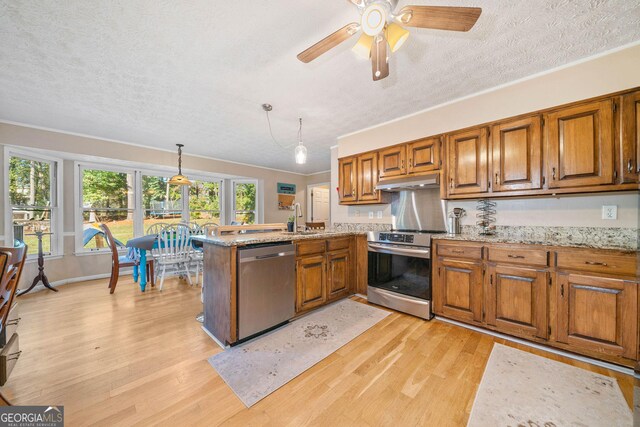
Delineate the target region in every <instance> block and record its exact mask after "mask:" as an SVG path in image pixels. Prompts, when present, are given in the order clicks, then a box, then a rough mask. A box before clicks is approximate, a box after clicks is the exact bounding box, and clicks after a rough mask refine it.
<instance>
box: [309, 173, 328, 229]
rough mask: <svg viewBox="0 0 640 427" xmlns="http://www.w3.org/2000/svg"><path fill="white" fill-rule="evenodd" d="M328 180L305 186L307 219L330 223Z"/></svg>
mask: <svg viewBox="0 0 640 427" xmlns="http://www.w3.org/2000/svg"><path fill="white" fill-rule="evenodd" d="M330 185H331V184H330V183H328V182H323V183H319V184H311V185H308V186H307V221H308V222H324V223H325V224H326V225H327V226H329V225H330V224H331V213H330V212H331V192H330V191H329V186H330Z"/></svg>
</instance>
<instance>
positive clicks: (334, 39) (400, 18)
mask: <svg viewBox="0 0 640 427" xmlns="http://www.w3.org/2000/svg"><path fill="white" fill-rule="evenodd" d="M347 1H349V2H350V3H353V4H354V5H355V6H356V7H357V8H358V11H359V12H360V15H361V18H360V23H357V22H352V23H350V24H347V25H345V26H344V27H342V28H340V29H339V30H338V31H336V32H334V33H333V34H330V35H329V36H327V37H325V38H324V39H322V40H320V41H319V42H318V43H316V44H314V45H313V46H311V47H310V48H308V49H307V50H305V51H303V52H301V53H299V54H298V59H299V60H300V61H302V62H305V63H307V62H311V61H313V60H314V59H316V58H317V57H319V56H320V55H322V54H323V53H325V52H327V51H329V50H330V49H332V48H334V47H336V46H337V45H339V44H340V43H342V42H344V41H345V40H347V39H349V38H351V36H353V35H354V34H356V33H357V32H358V31H360V30H362V35H361V36H360V38H359V39H358V42H357V43H356V44H355V46H354V47H353V51H354V52H355V53H356V54H358V55H359V56H361V57H363V58H366V59H369V58H371V65H372V73H373V80H374V81H377V80H382V79H384V78H385V77H387V76H388V75H389V57H388V52H387V48H390V49H391V52H395V51H397V50H398V49H399V48H400V46H402V44H403V43H404V42H405V41H406V40H407V38H408V37H409V31H407V29H405V28H404V26H407V27H417V28H432V29H437V30H449V31H469V30H470V29H471V28H472V27H473V26H474V25H475V23H476V21H477V20H478V17H480V13H482V9H481V8H479V7H448V6H405V7H403V8H402V9H400V11H399V12H395V9H396V6H397V5H398V0H347Z"/></svg>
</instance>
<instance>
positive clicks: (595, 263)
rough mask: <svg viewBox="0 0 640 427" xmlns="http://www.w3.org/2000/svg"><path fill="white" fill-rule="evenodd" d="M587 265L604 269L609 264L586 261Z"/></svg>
mask: <svg viewBox="0 0 640 427" xmlns="http://www.w3.org/2000/svg"><path fill="white" fill-rule="evenodd" d="M584 263H585V264H587V265H601V266H602V267H606V266H607V265H608V264H607V263H606V262H598V261H585V262H584Z"/></svg>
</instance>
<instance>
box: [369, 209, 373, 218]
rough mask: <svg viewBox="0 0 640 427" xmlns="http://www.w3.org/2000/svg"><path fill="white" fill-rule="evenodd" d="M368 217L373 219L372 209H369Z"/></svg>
mask: <svg viewBox="0 0 640 427" xmlns="http://www.w3.org/2000/svg"><path fill="white" fill-rule="evenodd" d="M369 219H373V211H369Z"/></svg>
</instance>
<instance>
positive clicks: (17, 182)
mask: <svg viewBox="0 0 640 427" xmlns="http://www.w3.org/2000/svg"><path fill="white" fill-rule="evenodd" d="M7 158H8V178H9V204H10V206H11V211H10V213H8V214H9V215H10V218H9V221H8V223H9V224H11V225H12V227H7V228H8V231H7V238H8V240H11V238H12V237H13V238H14V239H22V240H24V242H25V243H26V244H27V245H28V246H29V250H28V255H29V256H32V257H33V256H35V255H37V254H38V238H37V237H36V233H39V232H42V233H43V236H42V251H43V253H44V254H45V255H57V254H59V253H61V248H60V242H61V241H62V239H61V236H60V231H61V228H60V226H59V224H58V222H59V217H58V191H57V172H58V164H59V161H57V160H50V159H44V158H35V157H31V156H26V155H25V156H23V155H21V154H18V153H15V154H14V153H11V152H7Z"/></svg>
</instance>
